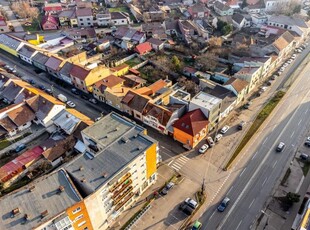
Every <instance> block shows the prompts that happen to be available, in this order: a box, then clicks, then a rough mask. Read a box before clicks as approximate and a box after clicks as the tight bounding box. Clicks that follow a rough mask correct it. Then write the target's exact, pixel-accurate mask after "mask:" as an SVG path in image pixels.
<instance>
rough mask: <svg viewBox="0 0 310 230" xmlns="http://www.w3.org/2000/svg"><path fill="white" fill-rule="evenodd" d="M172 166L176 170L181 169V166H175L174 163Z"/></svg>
mask: <svg viewBox="0 0 310 230" xmlns="http://www.w3.org/2000/svg"><path fill="white" fill-rule="evenodd" d="M171 168H173V169H175V170H177V171H179V170H180V168H179V167H175V166H174V165H172V166H171Z"/></svg>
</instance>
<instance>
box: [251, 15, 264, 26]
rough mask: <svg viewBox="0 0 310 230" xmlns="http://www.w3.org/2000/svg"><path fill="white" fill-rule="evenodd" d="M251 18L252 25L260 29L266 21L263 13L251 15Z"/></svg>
mask: <svg viewBox="0 0 310 230" xmlns="http://www.w3.org/2000/svg"><path fill="white" fill-rule="evenodd" d="M251 18H252V23H253V24H254V25H255V26H257V27H260V26H262V25H264V24H266V23H267V21H268V16H267V15H266V14H265V13H254V14H251Z"/></svg>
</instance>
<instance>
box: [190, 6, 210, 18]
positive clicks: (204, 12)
mask: <svg viewBox="0 0 310 230" xmlns="http://www.w3.org/2000/svg"><path fill="white" fill-rule="evenodd" d="M188 13H189V14H190V17H191V19H198V18H207V17H209V14H210V11H209V9H208V8H207V7H205V5H204V4H202V3H196V4H194V5H192V6H190V7H189V8H188Z"/></svg>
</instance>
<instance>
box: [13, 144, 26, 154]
mask: <svg viewBox="0 0 310 230" xmlns="http://www.w3.org/2000/svg"><path fill="white" fill-rule="evenodd" d="M25 148H26V145H25V144H20V145H19V146H17V147H16V149H15V152H16V153H19V152H20V151H22V150H23V149H25Z"/></svg>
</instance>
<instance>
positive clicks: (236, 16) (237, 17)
mask: <svg viewBox="0 0 310 230" xmlns="http://www.w3.org/2000/svg"><path fill="white" fill-rule="evenodd" d="M231 19H232V20H233V21H235V22H237V23H238V24H240V23H241V22H242V21H243V19H244V17H243V15H242V14H239V13H236V14H234V15H233V16H232V17H231Z"/></svg>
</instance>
